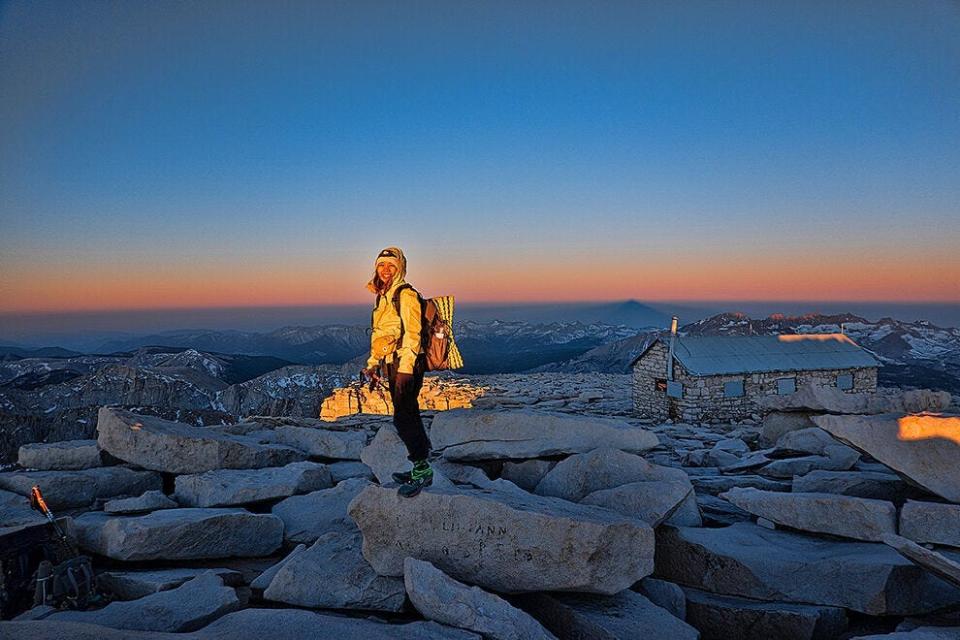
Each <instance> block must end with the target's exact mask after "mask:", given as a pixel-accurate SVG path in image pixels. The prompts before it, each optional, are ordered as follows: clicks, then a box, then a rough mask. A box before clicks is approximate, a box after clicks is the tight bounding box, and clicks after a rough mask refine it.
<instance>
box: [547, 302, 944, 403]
mask: <svg viewBox="0 0 960 640" xmlns="http://www.w3.org/2000/svg"><path fill="white" fill-rule="evenodd" d="M678 331H679V332H680V334H681V335H774V334H781V333H841V332H843V333H846V334H847V335H849V336H850V338H851V339H853V340H854V341H855V342H856V343H857V344H859V345H860V346H861V347H863V348H864V349H866V350H868V351H870V352H871V353H872V354H873V355H874V356H876V357H877V359H878V360H880V361H881V362H882V363H883V365H884V366H882V367H881V368H880V371H879V374H878V375H879V382H880V384H881V385H883V386H891V387H920V388H930V389H943V390H946V391H950V392H951V393H955V394H960V329H957V328H943V327H937V326H935V325H933V324H931V323H929V322H926V321H923V320H918V321H916V322H902V321H900V320H894V319H893V318H882V319H880V320H878V321H877V322H869V321H867V320H865V319H864V318H861V317H860V316H856V315H853V314H849V313H846V314H837V315H822V314H808V315H802V316H784V315H781V314H774V315H771V316H768V317H766V318H750V317H749V316H747V315H746V314H742V313H721V314H717V315H714V316H711V317H709V318H704V319H703V320H699V321H697V322H692V323H690V324H686V325H683V326H682V327H680V328H679V330H678ZM661 333H664V334H665V333H666V332H665V331H651V332H646V333H641V334H638V335H636V336H633V337H628V338H624V339H621V340H618V341H614V342H610V343H607V344H604V345H600V346H598V347H595V348H593V349H591V350H589V351H586V352H584V353H583V354H581V355H579V356H577V357H575V358H573V359H571V360H568V361H564V362H553V363H549V364H547V365H542V366H540V367H538V368H537V370H538V371H570V372H589V371H598V372H604V373H626V372H627V369H628V367H629V365H630V363H631V362H632V361H633V359H634V358H635V357H636V355H637V354H638V353H640V352H641V351H642V350H643V349H644V347H645V346H646V345H647V344H649V342H650V341H652V340H653V339H654V338H655V337H656V336H657V335H659V334H661Z"/></svg>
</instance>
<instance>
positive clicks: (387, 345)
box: [367, 253, 423, 373]
mask: <svg viewBox="0 0 960 640" xmlns="http://www.w3.org/2000/svg"><path fill="white" fill-rule="evenodd" d="M400 255H401V256H402V255H403V254H402V253H401V254H400ZM400 264H401V268H400V271H399V272H397V275H396V276H395V277H394V279H393V283H392V284H391V285H390V288H389V289H388V290H387V292H386V294H385V295H381V296H380V298H379V300H378V301H377V304H376V306H375V307H374V309H373V318H372V327H373V332H372V333H371V334H370V357H369V358H367V367H375V366H377V364H378V363H379V362H380V360H381V359H386V361H387V362H390V361H392V359H393V357H394V356H393V353H394V352H396V354H397V356H398V357H399V359H400V362H399V366H398V367H397V371H399V372H400V373H413V365H414V363H415V362H416V359H417V355H418V354H420V353H422V352H423V346H422V343H421V340H420V300H419V299H418V298H417V293H416V292H415V291H414V290H413V289H410V288H406V289H404V290H403V291H401V292H400V315H397V310H396V308H395V307H394V306H393V295H394V293H396V291H397V288H398V287H399V286H400V285H402V284H405V280H404V276H405V275H406V266H407V265H406V260H405V259H401V261H400ZM401 316H403V342H402V344H397V342H398V341H399V340H400V321H401Z"/></svg>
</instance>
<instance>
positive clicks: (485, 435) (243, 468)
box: [0, 373, 960, 640]
mask: <svg viewBox="0 0 960 640" xmlns="http://www.w3.org/2000/svg"><path fill="white" fill-rule="evenodd" d="M473 384H474V386H475V387H476V388H478V389H480V388H482V391H483V393H482V394H478V395H476V396H475V397H473V398H472V400H471V404H472V406H471V407H470V408H462V409H451V410H445V411H427V412H425V419H426V420H425V421H426V422H427V425H428V429H429V432H430V438H431V442H432V445H433V450H434V454H433V455H434V457H433V466H434V468H435V479H434V483H433V485H432V486H431V487H429V488H428V489H426V490H425V491H424V492H422V493H421V494H420V495H418V496H416V497H414V498H409V499H405V498H402V497H400V496H398V495H397V492H396V486H395V485H394V484H393V483H392V480H391V477H390V476H391V473H392V472H394V471H398V470H403V469H405V468H406V467H407V466H408V464H409V463H408V462H407V460H406V452H405V449H404V447H403V444H402V443H401V442H400V439H399V437H398V436H397V434H396V432H395V431H394V429H393V427H392V425H391V421H390V419H389V418H388V417H386V416H377V415H368V414H357V415H349V416H345V417H341V418H339V419H335V420H321V419H319V418H313V417H305V416H257V415H250V416H247V417H246V418H244V419H243V420H241V421H239V422H236V423H234V424H227V425H219V426H206V427H200V426H196V425H194V424H188V423H186V422H183V421H175V420H167V419H163V418H160V417H157V416H152V415H143V414H140V413H137V412H134V411H130V410H127V409H123V408H119V407H116V406H105V407H102V408H100V409H99V411H98V412H97V415H96V422H95V427H96V428H95V431H94V433H93V435H94V436H95V437H94V438H90V439H85V440H75V441H69V442H59V443H36V444H29V445H25V446H22V447H21V448H20V449H19V450H18V454H17V466H16V468H14V469H12V470H9V471H5V472H2V473H0V523H2V525H0V540H2V539H3V536H5V535H8V534H9V533H11V532H15V531H18V530H22V528H23V527H30V526H37V525H41V524H42V519H41V518H40V517H39V515H38V514H37V513H36V512H33V511H31V510H30V508H29V506H28V501H27V498H26V495H27V494H28V493H29V490H30V487H31V486H33V485H34V484H37V485H40V486H41V487H42V489H43V491H44V493H45V495H46V497H47V501H48V503H49V504H50V506H51V508H53V509H54V510H55V511H56V513H57V515H58V516H61V517H63V519H64V526H65V529H67V530H68V531H70V532H72V535H73V536H74V537H75V539H76V541H77V543H78V544H79V546H80V548H81V549H82V551H83V552H85V553H87V554H89V555H90V556H91V557H92V559H93V564H94V568H95V571H96V573H97V578H98V585H99V588H100V589H101V590H102V591H103V593H104V594H105V595H106V596H107V600H108V601H109V603H108V604H105V606H101V607H100V608H97V609H92V610H87V611H69V610H52V609H50V608H44V607H39V608H35V609H29V610H25V611H17V612H15V614H14V615H13V616H8V617H13V618H14V619H11V620H5V621H2V622H0V640H8V639H9V640H13V639H17V640H20V639H22V638H36V639H39V640H43V639H47V638H50V639H52V638H74V639H81V640H83V639H93V638H97V639H112V638H125V639H131V640H134V639H159V638H168V639H170V640H173V639H175V638H198V639H204V638H211V639H212V638H217V639H219V638H224V639H226V638H231V639H240V640H243V639H246V638H251V639H252V638H257V639H258V640H260V639H262V638H264V637H268V638H272V639H286V638H290V639H293V638H298V639H299V638H337V639H338V640H340V639H344V638H398V639H399V638H414V639H419V638H423V639H427V638H451V639H452V638H456V639H461V638H462V639H466V638H495V639H501V638H504V639H505V638H511V639H539V638H561V639H567V638H591V639H592V638H616V639H624V640H626V639H636V638H649V639H652V640H656V639H660V638H664V639H669V640H678V639H687V638H689V639H696V638H701V639H703V640H711V639H736V638H746V639H756V640H761V639H763V640H772V639H777V640H793V639H798V640H800V639H802V640H813V639H822V640H832V639H844V640H845V639H852V638H859V639H861V640H864V639H868V638H869V639H877V638H890V639H894V638H896V639H899V638H907V639H910V640H926V639H938V640H940V639H946V638H958V637H960V467H958V465H957V464H956V460H957V454H958V450H960V414H956V413H951V412H948V411H947V410H948V409H952V408H953V407H951V403H952V400H953V399H952V397H951V395H950V394H949V393H945V392H942V391H928V390H912V391H904V390H899V389H889V388H888V389H881V390H880V391H878V392H877V393H874V394H864V395H859V396H858V395H853V394H844V393H842V392H839V391H836V390H830V389H811V388H801V389H799V390H798V392H797V393H796V394H793V395H791V396H785V397H782V398H776V399H774V400H772V401H770V403H769V406H765V407H764V408H763V411H762V414H761V415H758V416H757V417H758V419H756V420H748V421H744V422H742V423H738V424H726V425H709V426H704V425H695V424H681V423H664V424H654V423H651V422H649V421H643V420H640V419H638V418H636V417H634V416H631V414H630V398H629V385H628V384H627V376H625V375H609V374H606V375H605V374H589V373H579V374H556V373H538V374H525V375H519V374H502V375H495V376H477V377H475V378H474V379H473Z"/></svg>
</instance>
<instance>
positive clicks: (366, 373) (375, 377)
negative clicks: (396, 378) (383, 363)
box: [360, 367, 380, 391]
mask: <svg viewBox="0 0 960 640" xmlns="http://www.w3.org/2000/svg"><path fill="white" fill-rule="evenodd" d="M360 376H361V377H362V378H363V379H364V380H369V381H370V390H371V391H372V390H373V388H374V387H375V386H377V384H378V383H379V382H380V372H379V371H377V368H376V367H369V368H367V369H361V370H360Z"/></svg>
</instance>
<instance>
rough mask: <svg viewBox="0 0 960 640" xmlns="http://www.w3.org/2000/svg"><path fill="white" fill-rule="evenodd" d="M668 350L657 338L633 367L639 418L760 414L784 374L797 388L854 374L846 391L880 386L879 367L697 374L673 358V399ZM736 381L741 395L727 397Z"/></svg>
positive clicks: (691, 418)
mask: <svg viewBox="0 0 960 640" xmlns="http://www.w3.org/2000/svg"><path fill="white" fill-rule="evenodd" d="M668 350H669V347H668V345H667V344H665V341H659V342H657V343H656V344H654V345H653V346H652V347H650V349H649V350H648V351H647V352H646V353H645V354H644V355H643V356H642V357H641V358H640V359H639V360H638V361H637V363H636V364H635V365H634V367H633V400H634V409H635V410H636V412H637V414H638V415H639V416H641V417H648V418H651V419H653V420H657V421H663V420H667V419H672V420H682V421H684V422H731V421H738V420H745V419H750V418H753V419H756V418H757V417H758V415H757V414H758V413H759V408H758V406H757V404H756V403H757V401H758V400H759V399H760V398H763V397H766V396H775V395H777V392H778V391H777V380H778V379H780V378H793V379H794V381H795V387H796V388H797V389H799V388H800V387H801V386H803V385H808V384H809V385H819V386H830V387H835V386H837V377H838V376H840V375H843V374H850V375H851V377H852V381H853V385H852V387H851V388H850V389H845V390H844V391H845V392H847V393H862V392H873V391H876V389H877V369H876V367H866V368H849V369H824V370H804V371H796V370H795V371H762V372H751V373H737V374H722V375H711V376H697V375H693V374H691V373H689V372H688V371H686V370H685V369H684V368H683V365H681V364H680V363H679V362H676V361H675V362H674V369H673V376H674V380H676V381H677V382H680V383H681V384H682V385H683V397H681V398H673V397H670V396H668V395H667V393H666V378H667V354H668ZM737 381H740V382H742V383H743V395H742V396H734V397H727V396H726V394H725V392H724V389H725V384H726V383H727V382H737Z"/></svg>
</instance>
